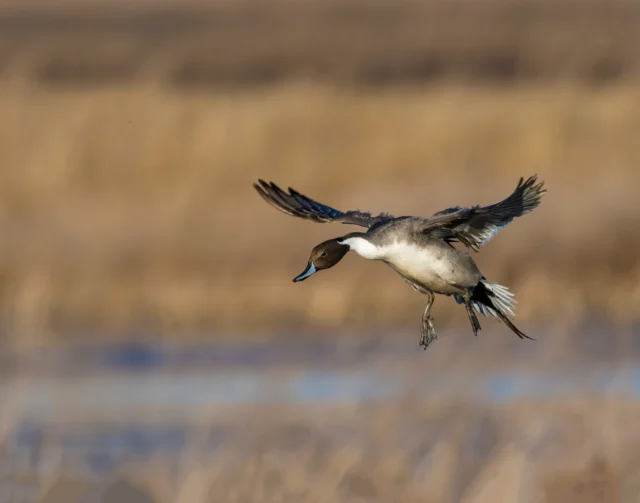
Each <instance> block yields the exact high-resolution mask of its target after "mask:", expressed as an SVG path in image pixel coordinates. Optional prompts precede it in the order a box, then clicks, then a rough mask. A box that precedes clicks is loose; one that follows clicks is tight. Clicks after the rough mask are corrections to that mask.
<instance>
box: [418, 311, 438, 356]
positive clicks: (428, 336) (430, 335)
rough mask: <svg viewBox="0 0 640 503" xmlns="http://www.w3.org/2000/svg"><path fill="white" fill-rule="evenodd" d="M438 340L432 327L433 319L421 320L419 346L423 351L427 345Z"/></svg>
mask: <svg viewBox="0 0 640 503" xmlns="http://www.w3.org/2000/svg"><path fill="white" fill-rule="evenodd" d="M437 338H438V334H437V333H436V329H435V328H434V327H433V318H431V317H429V318H427V319H426V320H424V319H423V320H422V335H421V336H420V346H422V347H423V348H424V349H425V350H426V349H427V348H428V347H429V345H430V344H431V343H432V342H433V341H435V340H436V339H437Z"/></svg>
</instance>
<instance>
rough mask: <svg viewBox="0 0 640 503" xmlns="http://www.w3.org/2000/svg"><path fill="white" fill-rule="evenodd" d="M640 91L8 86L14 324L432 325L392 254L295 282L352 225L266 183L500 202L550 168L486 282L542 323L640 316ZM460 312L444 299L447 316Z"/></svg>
mask: <svg viewBox="0 0 640 503" xmlns="http://www.w3.org/2000/svg"><path fill="white" fill-rule="evenodd" d="M639 94H640V93H639V91H638V88H637V86H636V85H635V84H631V83H630V84H620V85H616V86H611V87H607V88H605V89H598V90H594V89H590V88H585V87H582V86H579V85H560V84H557V85H553V86H544V87H542V86H531V85H529V86H524V85H523V86H518V87H514V88H508V89H493V88H483V87H473V88H469V87H459V86H442V87H436V88H426V89H422V88H419V89H415V88H413V89H411V88H410V89H394V90H387V91H384V92H380V91H361V92H358V93H354V92H350V91H344V90H340V89H337V88H335V87H317V86H314V85H310V84H301V83H298V84H291V85H288V86H284V87H278V88H276V89H261V90H253V91H250V92H229V93H224V94H222V93H216V94H194V95H191V94H190V95H181V94H176V93H172V92H169V91H166V90H159V89H156V88H154V87H151V86H147V85H143V86H140V87H135V86H131V87H126V88H108V89H103V90H94V91H91V92H69V91H67V92H62V91H52V90H46V89H45V90H43V89H40V88H28V89H26V88H23V87H20V88H11V87H9V86H8V85H7V86H5V87H2V88H0V113H1V116H2V118H3V120H2V122H1V123H0V165H1V166H2V167H3V168H2V170H0V196H1V197H0V201H1V202H0V228H1V232H2V235H3V239H2V253H1V254H0V272H1V278H2V281H1V283H0V287H1V290H2V296H1V297H0V298H1V299H2V301H1V302H0V303H1V305H2V309H3V312H4V319H5V320H6V322H7V323H8V326H9V327H11V330H12V332H13V333H17V332H18V331H25V332H29V331H39V330H44V331H48V332H49V333H51V334H59V335H64V334H66V335H69V334H72V333H73V332H74V331H82V330H100V331H108V332H110V333H118V332H122V331H127V330H136V329H137V328H143V327H145V328H150V329H151V330H158V331H161V332H172V333H179V332H180V333H182V332H191V333H198V332H202V331H207V330H210V329H227V330H228V329H234V330H244V329H250V330H253V331H257V332H260V331H265V330H267V329H276V330H281V329H283V328H284V329H289V328H292V327H301V326H303V325H304V326H312V325H317V326H319V327H331V326H336V325H346V326H347V327H349V326H350V327H352V328H354V327H361V328H367V327H368V328H371V327H376V326H380V325H383V326H384V325H387V326H394V325H397V324H400V325H401V326H407V325H410V326H413V325H415V324H416V323H418V322H419V317H420V313H421V306H422V304H423V302H424V299H423V298H421V296H419V295H417V294H415V293H414V292H413V291H412V290H411V289H409V288H407V286H406V285H405V284H404V283H403V282H402V281H400V280H399V279H398V278H396V277H395V275H394V274H393V273H392V272H391V271H390V270H386V268H384V267H382V266H380V265H379V264H371V263H365V262H364V261H361V260H358V259H357V257H347V258H346V259H345V260H344V261H343V263H341V264H339V266H337V267H336V268H335V269H332V270H331V271H328V272H325V273H322V274H320V275H318V276H317V277H314V278H313V279H312V280H311V281H308V282H305V283H303V284H300V285H293V284H292V283H291V278H292V277H293V276H294V275H296V274H297V273H299V272H300V271H301V270H302V269H303V268H304V265H305V262H306V259H307V256H308V253H309V251H310V249H311V248H312V247H313V246H314V245H315V244H317V243H318V242H320V241H322V240H324V239H327V238H329V237H333V236H337V235H340V234H341V233H345V232H348V228H347V227H341V226H335V225H333V226H332V225H319V224H311V223H308V222H304V221H299V220H296V219H293V218H291V217H287V216H285V215H283V214H280V213H279V212H276V211H275V210H273V209H272V208H270V207H268V206H267V205H265V203H264V202H263V201H262V200H261V199H260V198H259V197H258V196H257V194H255V192H254V191H253V189H252V187H251V184H252V183H253V182H254V181H255V180H256V179H257V178H258V177H262V178H266V179H273V180H274V181H276V182H277V183H280V184H282V185H285V186H286V185H291V186H293V187H295V188H297V189H298V190H300V191H302V192H303V193H306V194H308V195H311V196H312V197H316V198H318V199H319V200H320V201H323V202H326V203H328V204H331V205H335V206H337V207H338V208H344V209H348V208H351V207H357V208H361V209H367V210H371V211H384V210H387V211H390V212H392V213H396V214H407V213H413V214H420V215H429V214H431V213H433V212H435V211H437V210H440V209H442V208H444V207H448V206H452V205H457V204H478V203H481V204H489V203H493V202H496V201H498V200H499V199H501V198H503V197H505V196H506V195H507V194H508V193H509V192H510V191H511V190H512V189H513V187H515V184H516V182H517V180H518V178H519V177H520V176H528V175H529V174H533V173H538V174H539V175H540V177H541V178H543V179H544V180H545V181H546V183H547V186H548V189H549V194H548V195H547V196H546V197H545V199H544V200H543V203H542V205H541V207H540V208H539V209H538V210H536V211H535V212H534V213H532V214H531V215H528V216H526V217H524V218H522V219H520V220H517V221H515V222H514V223H512V224H511V225H510V226H508V227H507V228H506V229H504V230H503V231H502V232H501V233H500V234H499V235H498V236H497V237H496V238H495V240H494V241H493V242H492V243H491V244H489V245H487V246H485V247H484V248H483V250H482V251H481V252H480V254H479V255H478V256H477V257H478V262H479V264H480V266H481V267H482V269H483V270H484V271H485V274H486V275H487V276H488V277H489V278H491V279H492V280H496V281H501V282H503V283H505V284H507V285H508V286H509V287H511V288H512V289H513V290H514V291H515V292H516V293H517V298H518V300H519V301H520V308H519V316H520V317H521V320H524V322H525V323H532V324H546V323H555V322H565V321H566V322H576V321H582V320H583V319H585V317H589V318H596V319H597V318H600V319H604V320H609V321H613V322H624V323H626V322H632V321H634V320H636V319H637V309H636V306H637V305H638V301H639V300H640V289H639V287H638V285H639V284H640V282H639V281H638V279H639V274H640V263H639V262H638V255H637V253H636V252H637V249H638V246H639V240H640V234H639V232H638V223H639V222H640V208H639V207H638V204H637V195H636V192H637V187H638V183H639V181H640V170H638V163H639V162H640V149H638V148H637V138H638V137H639V135H640V105H639V104H640V100H638V97H639ZM454 306H455V304H454V303H452V302H447V299H442V300H439V301H438V302H437V303H436V309H437V316H440V317H441V319H442V317H443V316H444V317H449V316H453V314H452V313H454V312H457V311H459V310H455V311H454V310H453V309H455V308H454ZM455 307H458V306H455ZM450 308H453V309H450ZM458 314H461V313H458ZM457 318H459V321H462V322H466V320H465V319H463V318H464V317H463V316H457V315H456V319H457ZM412 320H413V321H412Z"/></svg>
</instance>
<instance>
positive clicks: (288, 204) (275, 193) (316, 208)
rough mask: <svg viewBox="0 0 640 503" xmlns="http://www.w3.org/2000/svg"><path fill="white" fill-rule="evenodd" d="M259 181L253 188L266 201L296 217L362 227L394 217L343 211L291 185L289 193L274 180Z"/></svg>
mask: <svg viewBox="0 0 640 503" xmlns="http://www.w3.org/2000/svg"><path fill="white" fill-rule="evenodd" d="M258 182H259V183H254V184H253V188H254V189H256V191H257V192H258V194H260V195H261V196H262V198H263V199H264V200H265V201H267V202H268V203H269V204H270V205H271V206H273V207H274V208H277V209H279V210H280V211H283V212H284V213H286V214H287V215H292V216H294V217H300V218H304V219H306V220H311V221H313V222H320V223H324V222H340V223H343V224H352V225H360V226H362V227H372V226H373V225H375V224H379V223H382V222H386V221H388V220H391V219H392V218H393V217H392V216H391V215H388V214H386V213H381V214H380V215H378V216H373V215H372V214H371V213H365V212H362V211H347V212H342V211H340V210H336V209H335V208H331V207H330V206H327V205H325V204H321V203H319V202H317V201H314V200H313V199H310V198H308V197H307V196H304V195H302V194H300V193H299V192H297V191H295V190H293V189H292V188H291V187H289V192H288V193H287V192H285V191H283V190H282V189H281V188H280V187H278V186H277V185H276V184H275V183H273V182H270V183H267V182H265V181H264V180H258Z"/></svg>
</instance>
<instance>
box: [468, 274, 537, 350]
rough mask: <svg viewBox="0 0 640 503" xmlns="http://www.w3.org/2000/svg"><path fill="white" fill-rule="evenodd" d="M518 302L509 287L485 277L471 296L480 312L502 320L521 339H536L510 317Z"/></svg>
mask: <svg viewBox="0 0 640 503" xmlns="http://www.w3.org/2000/svg"><path fill="white" fill-rule="evenodd" d="M456 300H458V299H457V298H456ZM460 300H462V299H460ZM460 300H458V302H460ZM516 303H517V302H516V300H515V299H514V298H513V293H511V292H510V291H509V289H508V288H507V287H505V286H502V285H499V284H498V283H493V282H491V281H487V280H486V279H485V278H483V279H482V280H480V283H478V286H476V288H475V290H474V291H473V296H472V297H471V305H472V306H473V308H474V309H475V310H476V311H477V312H478V313H480V314H482V315H483V316H487V317H492V318H495V319H497V320H499V321H501V322H502V323H504V324H505V325H507V327H509V329H511V331H512V332H513V333H514V334H516V335H517V336H518V337H520V338H521V339H530V340H535V339H534V338H533V337H529V336H528V335H526V334H525V333H524V332H522V331H521V330H520V329H519V328H518V327H516V326H515V325H514V324H513V322H512V321H511V320H510V319H509V316H514V309H515V304H516Z"/></svg>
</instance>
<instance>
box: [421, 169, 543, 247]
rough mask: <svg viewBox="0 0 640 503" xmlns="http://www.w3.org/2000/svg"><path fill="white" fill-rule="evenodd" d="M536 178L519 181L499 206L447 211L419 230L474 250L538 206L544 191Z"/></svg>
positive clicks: (437, 214) (434, 216)
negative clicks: (457, 242) (515, 219)
mask: <svg viewBox="0 0 640 503" xmlns="http://www.w3.org/2000/svg"><path fill="white" fill-rule="evenodd" d="M537 181H538V177H537V176H536V175H534V176H532V177H530V178H528V179H527V180H526V181H524V179H523V178H520V181H519V182H518V186H517V187H516V189H515V190H514V191H513V193H512V194H511V195H510V196H509V197H507V198H506V199H504V200H502V201H500V202H499V203H496V204H492V205H490V206H484V207H481V206H474V207H473V208H460V207H459V206H458V207H455V208H448V209H446V210H443V211H439V212H438V213H435V214H434V215H432V216H431V217H430V218H429V219H428V220H427V221H426V222H425V225H424V227H423V228H422V229H421V231H422V232H424V233H430V234H432V235H434V236H438V237H440V238H442V239H446V240H448V241H460V242H461V243H463V244H464V245H465V246H468V247H469V248H471V249H473V250H474V251H478V250H479V249H480V246H482V245H483V244H486V243H488V242H489V241H490V240H491V238H493V236H495V235H496V233H497V232H498V231H499V230H500V229H502V228H503V227H504V226H505V225H507V224H508V223H509V222H511V221H512V220H513V219H514V218H516V217H520V216H522V215H525V214H526V213H529V212H530V211H532V210H533V209H534V208H536V207H537V206H538V204H540V199H541V198H542V195H543V194H544V193H545V192H546V189H544V182H540V183H536V182H537Z"/></svg>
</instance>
